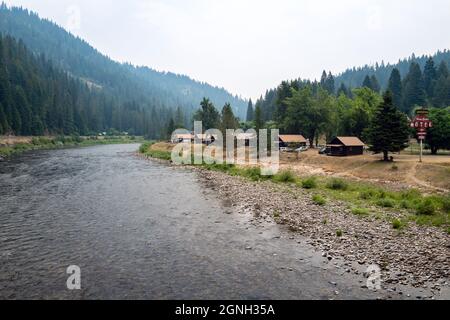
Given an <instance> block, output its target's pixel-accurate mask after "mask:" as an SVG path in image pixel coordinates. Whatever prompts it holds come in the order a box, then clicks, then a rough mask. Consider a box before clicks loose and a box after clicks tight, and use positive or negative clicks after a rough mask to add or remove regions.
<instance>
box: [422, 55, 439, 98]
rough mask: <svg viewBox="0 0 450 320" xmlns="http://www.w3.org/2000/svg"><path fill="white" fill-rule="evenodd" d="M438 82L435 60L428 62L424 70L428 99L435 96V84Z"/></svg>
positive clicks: (431, 59)
mask: <svg viewBox="0 0 450 320" xmlns="http://www.w3.org/2000/svg"><path fill="white" fill-rule="evenodd" d="M436 80H437V70H436V68H435V66H434V60H433V58H430V59H428V60H427V62H426V64H425V68H424V69H423V82H424V88H425V92H426V94H427V97H428V98H431V97H432V96H433V89H434V83H435V81H436Z"/></svg>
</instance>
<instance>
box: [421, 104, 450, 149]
mask: <svg viewBox="0 0 450 320" xmlns="http://www.w3.org/2000/svg"><path fill="white" fill-rule="evenodd" d="M429 118H430V120H431V121H433V128H430V129H428V131H427V133H428V134H427V139H426V143H427V144H428V145H429V146H430V148H431V153H432V154H437V153H438V151H439V149H447V150H449V149H450V139H449V137H450V107H448V108H446V109H436V108H431V109H430V115H429Z"/></svg>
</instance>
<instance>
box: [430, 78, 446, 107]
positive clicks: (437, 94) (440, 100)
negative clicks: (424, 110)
mask: <svg viewBox="0 0 450 320" xmlns="http://www.w3.org/2000/svg"><path fill="white" fill-rule="evenodd" d="M444 74H445V73H443V74H442V75H441V76H440V77H439V79H438V80H437V81H436V84H435V86H434V95H433V99H432V104H433V106H435V107H438V108H445V107H447V106H450V76H448V77H445V76H444Z"/></svg>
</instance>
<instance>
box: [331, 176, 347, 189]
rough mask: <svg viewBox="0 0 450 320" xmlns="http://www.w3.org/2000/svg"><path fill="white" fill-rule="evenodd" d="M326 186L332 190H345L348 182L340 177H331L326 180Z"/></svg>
mask: <svg viewBox="0 0 450 320" xmlns="http://www.w3.org/2000/svg"><path fill="white" fill-rule="evenodd" d="M327 188H328V189H332V190H347V189H348V183H347V182H345V181H344V180H342V179H337V178H333V179H331V180H330V181H329V182H328V184H327Z"/></svg>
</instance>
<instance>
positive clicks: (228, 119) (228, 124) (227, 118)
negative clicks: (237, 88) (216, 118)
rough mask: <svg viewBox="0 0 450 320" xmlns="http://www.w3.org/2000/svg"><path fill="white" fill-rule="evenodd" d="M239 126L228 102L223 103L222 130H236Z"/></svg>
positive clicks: (224, 131)
mask: <svg viewBox="0 0 450 320" xmlns="http://www.w3.org/2000/svg"><path fill="white" fill-rule="evenodd" d="M238 126H239V122H238V120H237V119H236V117H235V116H234V113H233V109H232V108H231V105H230V104H229V103H227V104H225V106H224V107H223V109H222V125H221V128H222V132H223V133H224V134H226V130H228V129H234V130H236V129H237V128H238Z"/></svg>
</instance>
